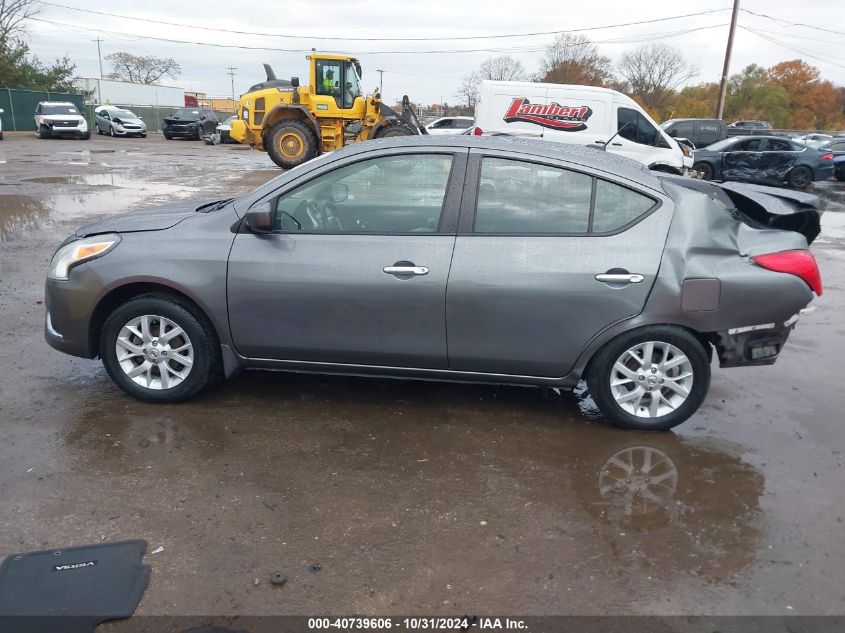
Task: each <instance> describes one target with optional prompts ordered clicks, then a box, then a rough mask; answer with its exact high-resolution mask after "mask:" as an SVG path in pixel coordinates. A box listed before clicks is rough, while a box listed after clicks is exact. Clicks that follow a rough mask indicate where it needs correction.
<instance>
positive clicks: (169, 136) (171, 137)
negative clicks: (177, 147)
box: [164, 132, 173, 141]
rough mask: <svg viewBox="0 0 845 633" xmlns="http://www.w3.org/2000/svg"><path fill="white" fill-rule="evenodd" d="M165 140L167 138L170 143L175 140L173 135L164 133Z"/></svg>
mask: <svg viewBox="0 0 845 633" xmlns="http://www.w3.org/2000/svg"><path fill="white" fill-rule="evenodd" d="M164 138H166V139H167V140H168V141H172V140H173V136H171V135H170V134H168V133H167V132H165V133H164Z"/></svg>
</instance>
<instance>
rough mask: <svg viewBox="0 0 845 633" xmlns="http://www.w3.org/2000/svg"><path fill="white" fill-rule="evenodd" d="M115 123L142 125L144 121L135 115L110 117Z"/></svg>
mask: <svg viewBox="0 0 845 633" xmlns="http://www.w3.org/2000/svg"><path fill="white" fill-rule="evenodd" d="M112 121H114V122H115V123H135V124H136V125H143V124H144V122H143V121H142V120H141V119H139V118H137V117H121V116H119V117H115V118H113V119H112Z"/></svg>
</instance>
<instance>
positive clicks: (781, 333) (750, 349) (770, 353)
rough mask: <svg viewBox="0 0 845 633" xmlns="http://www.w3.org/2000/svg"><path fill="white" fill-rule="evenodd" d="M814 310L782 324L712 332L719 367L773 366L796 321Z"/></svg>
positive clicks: (799, 314)
mask: <svg viewBox="0 0 845 633" xmlns="http://www.w3.org/2000/svg"><path fill="white" fill-rule="evenodd" d="M813 310H815V308H814V307H811V308H803V309H802V310H800V311H799V312H798V313H796V314H794V315H792V316H791V317H789V318H788V319H787V320H786V321H784V322H783V323H760V324H758V325H748V326H744V327H736V328H730V329H728V330H722V331H721V332H715V340H714V344H715V346H716V353H717V355H718V357H719V366H720V367H746V366H749V365H772V364H774V362H775V361H776V360H777V358H778V356H779V355H780V352H781V350H782V349H783V346H784V344H785V343H786V339H788V338H789V334H790V332H792V329H793V328H794V327H795V324H796V323H797V322H798V319H799V318H801V317H802V316H804V315H806V314H809V313H810V312H812V311H813Z"/></svg>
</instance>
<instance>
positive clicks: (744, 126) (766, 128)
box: [728, 121, 774, 134]
mask: <svg viewBox="0 0 845 633" xmlns="http://www.w3.org/2000/svg"><path fill="white" fill-rule="evenodd" d="M728 127H729V128H734V129H740V130H751V131H752V132H753V133H754V134H765V133H766V132H769V133H771V132H772V131H773V130H774V128H773V127H772V124H771V123H769V122H768V121H734V122H733V123H731V124H730V125H729V126H728Z"/></svg>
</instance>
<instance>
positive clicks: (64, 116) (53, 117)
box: [39, 113, 85, 121]
mask: <svg viewBox="0 0 845 633" xmlns="http://www.w3.org/2000/svg"><path fill="white" fill-rule="evenodd" d="M39 116H40V117H41V118H42V119H43V120H44V121H56V120H59V121H66V120H67V119H82V120H84V119H85V117H83V116H82V115H81V114H70V113H68V114H40V115H39Z"/></svg>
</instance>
